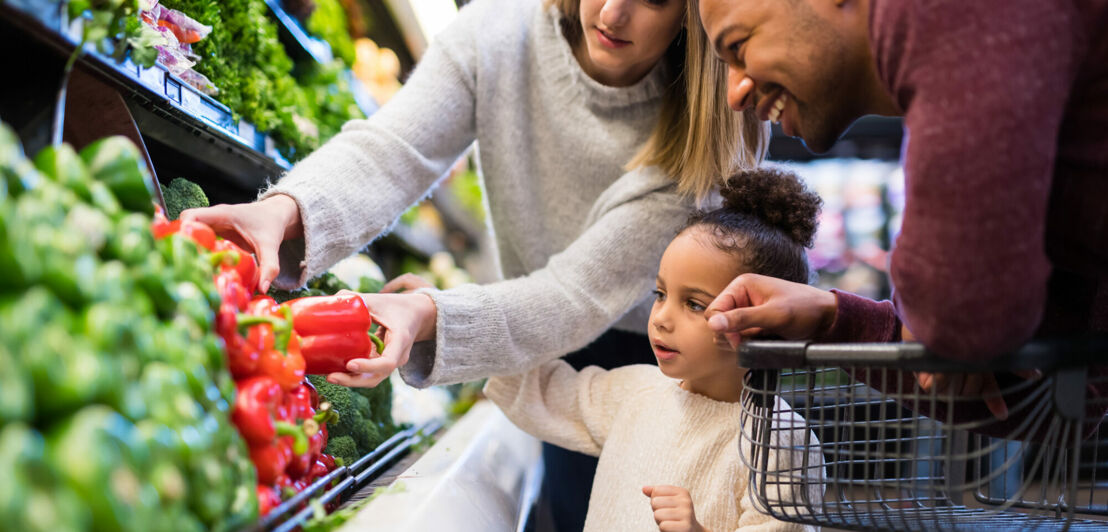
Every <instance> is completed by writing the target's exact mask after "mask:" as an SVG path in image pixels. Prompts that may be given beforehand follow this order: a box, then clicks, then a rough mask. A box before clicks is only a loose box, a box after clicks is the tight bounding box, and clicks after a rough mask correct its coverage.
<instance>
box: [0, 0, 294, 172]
mask: <svg viewBox="0 0 1108 532" xmlns="http://www.w3.org/2000/svg"><path fill="white" fill-rule="evenodd" d="M61 6H64V4H62V3H58V2H53V1H48V0H8V1H7V2H4V3H3V4H0V16H2V17H3V18H5V19H8V20H9V21H10V22H11V23H12V25H13V26H14V27H16V28H18V29H20V30H22V31H23V32H25V33H26V34H27V35H28V36H30V37H32V38H34V40H35V41H37V42H40V43H42V44H44V45H47V46H49V47H51V48H53V49H55V50H56V51H57V52H60V53H61V54H63V55H65V56H68V55H69V54H71V53H72V52H73V51H74V50H75V49H76V47H77V46H78V45H79V43H80V29H79V27H74V26H78V24H75V25H69V24H67V22H66V20H65V19H66V17H65V16H64V15H63V13H62V7H61ZM78 64H79V65H80V66H81V67H83V68H85V69H88V70H89V71H91V72H92V73H94V74H96V75H97V76H98V77H100V78H102V79H104V80H106V81H108V82H109V83H110V84H112V86H113V87H115V88H116V89H117V90H119V91H120V93H121V94H122V95H123V96H124V97H125V98H126V99H127V100H128V107H129V108H131V110H132V112H133V113H134V114H135V121H136V123H137V124H138V125H139V128H140V130H141V131H142V133H143V134H144V135H149V136H152V137H154V138H155V139H156V140H158V141H161V142H163V143H164V144H166V145H169V146H173V147H175V148H177V149H178V150H180V151H181V152H183V153H188V154H193V155H194V156H202V157H204V159H205V161H206V162H207V163H208V164H209V165H211V166H213V167H215V168H217V169H219V170H221V171H222V173H223V174H225V175H226V176H227V177H228V178H230V179H233V180H234V181H235V182H234V183H233V184H234V185H236V187H237V188H243V189H254V190H257V189H258V188H260V187H261V186H263V185H264V184H265V182H266V181H267V180H272V179H276V178H277V177H278V176H280V175H281V174H282V173H283V172H284V171H285V170H287V169H289V168H290V167H291V164H290V163H289V162H288V161H287V160H285V159H284V158H283V157H282V156H281V155H280V154H279V153H278V152H277V149H276V145H275V143H274V141H273V139H272V138H271V137H269V136H268V135H265V134H263V133H261V132H259V131H257V130H256V129H255V128H254V126H253V125H251V124H250V123H248V122H246V121H243V120H236V119H235V117H234V115H233V113H232V112H231V110H230V109H229V108H227V106H225V105H223V104H221V103H219V102H218V101H217V100H215V99H214V98H212V97H211V96H208V95H206V94H203V93H201V92H200V91H199V90H197V89H195V88H193V87H192V86H191V85H189V84H187V83H185V82H184V81H183V80H181V79H180V78H178V77H177V76H174V75H172V74H170V73H169V71H168V70H166V68H165V67H163V66H162V65H160V64H156V65H154V66H152V67H150V68H144V67H141V66H139V65H136V64H135V63H133V62H132V61H131V60H130V59H129V58H128V59H125V60H124V61H123V62H121V63H120V62H116V61H115V59H114V58H112V57H109V56H106V55H104V54H102V53H100V52H99V51H97V50H95V47H94V46H93V45H91V44H88V45H86V46H85V50H84V52H83V53H82V54H81V57H80V58H79V59H78ZM59 74H60V73H59Z"/></svg>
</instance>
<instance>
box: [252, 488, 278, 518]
mask: <svg viewBox="0 0 1108 532" xmlns="http://www.w3.org/2000/svg"><path fill="white" fill-rule="evenodd" d="M257 491H258V514H259V515H262V516H264V515H266V514H268V513H269V512H271V511H273V509H274V508H276V507H278V506H280V505H281V496H280V495H277V491H275V490H274V489H273V488H272V487H270V486H266V485H263V484H258V488H257Z"/></svg>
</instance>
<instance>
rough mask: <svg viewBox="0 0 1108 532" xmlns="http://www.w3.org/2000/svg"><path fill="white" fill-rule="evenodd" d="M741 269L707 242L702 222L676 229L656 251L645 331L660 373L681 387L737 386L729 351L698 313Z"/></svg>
mask: <svg viewBox="0 0 1108 532" xmlns="http://www.w3.org/2000/svg"><path fill="white" fill-rule="evenodd" d="M741 273H743V272H742V271H740V267H739V265H738V263H737V261H736V259H735V257H734V256H733V255H729V254H727V253H725V252H723V251H721V250H720V249H718V248H717V247H715V246H714V245H712V244H711V242H710V241H709V240H708V233H707V230H706V229H705V228H703V227H692V228H689V229H686V230H685V231H684V232H682V233H681V234H679V235H677V238H675V239H673V242H670V244H669V247H668V248H666V252H665V254H663V255H662V262H661V265H660V266H659V267H658V281H657V289H656V290H655V300H654V307H653V308H652V309H651V310H650V326H649V328H648V335H649V337H650V344H651V346H652V347H653V348H654V356H655V357H657V359H658V366H659V367H660V368H661V370H662V373H665V374H666V375H667V376H669V377H671V378H675V379H682V380H684V381H685V384H686V386H685V388H686V389H689V390H691V391H698V392H702V393H703V391H705V390H698V389H697V387H698V386H700V385H705V386H707V387H710V385H709V384H707V383H714V384H715V385H722V388H723V389H726V388H727V386H729V385H731V384H737V385H739V386H741V378H742V374H743V371H742V370H741V369H739V368H738V367H737V365H736V358H735V351H734V350H733V349H731V348H730V347H729V346H728V345H727V342H726V341H721V340H720V339H718V338H717V336H716V334H715V332H714V331H712V330H711V329H709V328H708V321H707V319H705V317H704V310H705V309H706V308H707V307H708V305H709V304H710V303H711V302H712V300H713V299H715V298H716V296H717V295H719V293H720V292H721V291H723V289H724V288H726V287H727V285H728V283H730V282H731V281H732V280H733V279H734V278H735V277H737V276H738V275H739V274H741ZM734 380H737V383H732V381H734ZM689 385H691V387H690V386H689ZM705 395H715V394H712V393H706V394H705Z"/></svg>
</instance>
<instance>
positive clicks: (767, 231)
mask: <svg viewBox="0 0 1108 532" xmlns="http://www.w3.org/2000/svg"><path fill="white" fill-rule="evenodd" d="M720 195H722V196H723V206H722V207H720V208H718V209H715V210H712V211H700V212H697V213H695V214H693V215H692V216H691V217H690V218H689V220H688V222H687V223H686V225H685V229H682V232H684V231H686V230H688V229H689V228H693V227H698V228H704V229H706V230H707V234H708V235H709V236H710V237H711V241H712V244H714V245H715V246H716V247H718V248H719V249H721V250H723V251H725V252H727V253H731V254H733V255H734V256H735V257H737V258H738V259H739V260H740V261H741V263H740V264H741V266H742V269H743V270H745V271H747V272H750V273H758V274H762V275H769V276H772V277H778V278H781V279H785V280H789V281H794V282H798V283H808V282H809V281H810V279H809V277H810V275H811V272H810V271H809V268H808V256H807V254H806V253H805V248H810V247H812V241H813V239H814V238H815V234H816V226H817V225H818V221H817V218H818V217H819V212H820V208H821V207H822V206H823V201H822V200H821V199H820V197H819V196H818V195H816V194H815V193H814V192H812V191H810V190H808V188H807V187H805V186H804V184H803V183H802V182H801V181H800V178H798V177H797V176H796V174H793V173H792V172H787V171H784V170H778V169H772V168H758V169H754V170H747V171H743V172H739V173H737V174H734V175H732V176H731V177H730V178H729V179H728V180H727V183H726V184H725V185H724V186H723V188H722V189H721V190H720Z"/></svg>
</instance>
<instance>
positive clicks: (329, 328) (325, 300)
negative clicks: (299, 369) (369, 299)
mask: <svg viewBox="0 0 1108 532" xmlns="http://www.w3.org/2000/svg"><path fill="white" fill-rule="evenodd" d="M286 304H287V305H288V306H289V308H290V309H292V320H293V328H295V329H296V334H299V335H300V336H312V335H316V334H336V333H344V332H353V331H367V332H368V331H369V327H370V326H371V325H373V320H372V319H371V318H370V316H369V308H367V307H366V306H365V301H362V297H361V296H359V295H357V294H340V295H335V296H314V297H301V298H299V299H293V300H292V301H289V302H288V303H286Z"/></svg>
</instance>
